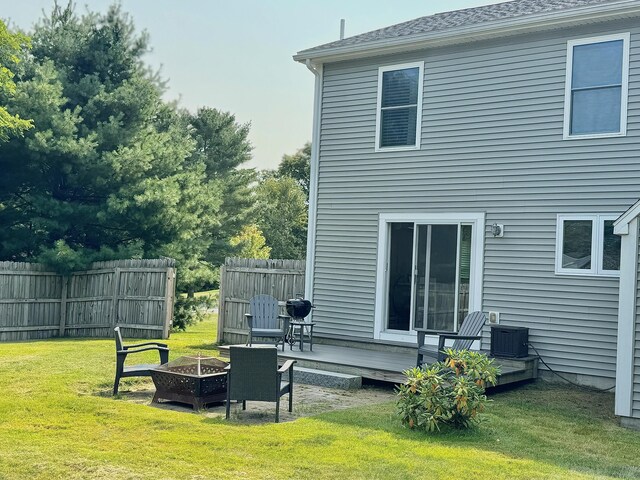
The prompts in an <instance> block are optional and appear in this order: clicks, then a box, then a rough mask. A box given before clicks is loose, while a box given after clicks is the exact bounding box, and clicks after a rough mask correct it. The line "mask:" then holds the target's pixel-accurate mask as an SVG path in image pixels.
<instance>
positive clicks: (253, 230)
mask: <svg viewBox="0 0 640 480" xmlns="http://www.w3.org/2000/svg"><path fill="white" fill-rule="evenodd" d="M231 245H232V246H234V247H238V248H239V250H238V251H237V256H239V257H242V258H260V259H267V258H269V255H270V254H271V247H268V246H267V241H266V239H265V238H264V235H262V231H261V230H260V229H259V228H258V226H257V225H247V226H246V227H244V228H243V229H242V231H241V232H240V233H239V234H238V235H236V236H235V237H232V238H231Z"/></svg>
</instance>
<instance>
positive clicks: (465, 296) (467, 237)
mask: <svg viewBox="0 0 640 480" xmlns="http://www.w3.org/2000/svg"><path fill="white" fill-rule="evenodd" d="M471 232H472V230H471V225H460V255H459V258H460V274H459V276H458V318H457V320H456V323H457V328H456V331H457V330H458V329H459V328H460V326H461V325H462V320H464V318H465V317H466V316H467V314H468V313H469V283H470V278H471Z"/></svg>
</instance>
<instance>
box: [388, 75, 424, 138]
mask: <svg viewBox="0 0 640 480" xmlns="http://www.w3.org/2000/svg"><path fill="white" fill-rule="evenodd" d="M419 77H420V69H419V68H418V67H415V68H404V69H401V70H390V71H386V72H383V73H382V86H381V88H382V95H381V102H380V145H379V147H380V148H384V147H404V146H413V145H416V144H417V138H416V134H417V128H416V127H417V116H418V98H419V91H418V89H419V83H420V81H419Z"/></svg>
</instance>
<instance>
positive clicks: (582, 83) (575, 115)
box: [564, 33, 630, 139]
mask: <svg viewBox="0 0 640 480" xmlns="http://www.w3.org/2000/svg"><path fill="white" fill-rule="evenodd" d="M629 38H630V36H629V34H628V33H624V34H619V35H608V36H604V37H596V38H587V39H581V40H571V41H569V42H568V44H567V48H568V50H567V80H566V92H565V105H564V138H565V139H571V138H585V137H586V138H591V137H609V136H623V135H626V133H627V93H628V80H629Z"/></svg>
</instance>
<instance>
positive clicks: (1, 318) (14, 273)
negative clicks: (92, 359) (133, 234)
mask: <svg viewBox="0 0 640 480" xmlns="http://www.w3.org/2000/svg"><path fill="white" fill-rule="evenodd" d="M169 271H171V272H173V273H172V274H171V275H170V274H168V273H167V272H169ZM120 277H126V278H125V279H124V280H125V281H126V282H127V283H126V284H125V285H121V284H120ZM174 278H175V261H174V260H172V259H168V258H163V259H156V260H116V261H110V262H96V263H94V264H93V265H91V269H90V270H88V271H83V272H74V273H72V274H71V275H70V276H69V277H66V278H65V277H62V276H61V275H58V274H56V273H54V272H51V271H48V269H47V268H46V267H45V266H43V265H39V264H34V263H18V262H0V341H15V340H30V339H42V338H49V337H55V336H64V335H67V336H72V337H96V336H98V337H105V336H109V337H110V336H111V335H112V333H113V330H112V329H113V326H115V325H116V323H117V324H119V325H121V326H122V327H124V328H126V329H127V330H126V332H125V334H126V335H127V336H131V337H133V336H137V337H140V338H167V337H168V335H169V326H170V321H171V317H172V313H173V305H172V303H173V299H174V298H175V280H174ZM168 302H169V303H171V305H169V304H168Z"/></svg>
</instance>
